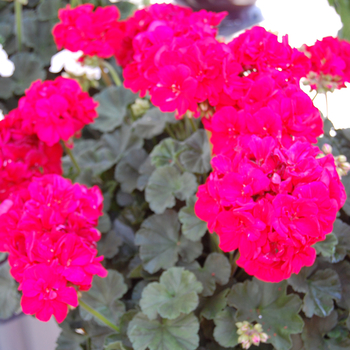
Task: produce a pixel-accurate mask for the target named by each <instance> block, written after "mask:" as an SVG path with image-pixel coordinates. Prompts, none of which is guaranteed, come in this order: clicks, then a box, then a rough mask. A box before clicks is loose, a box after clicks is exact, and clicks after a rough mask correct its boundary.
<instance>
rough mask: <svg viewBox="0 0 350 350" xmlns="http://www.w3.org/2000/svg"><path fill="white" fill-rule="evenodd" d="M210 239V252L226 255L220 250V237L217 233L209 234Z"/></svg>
mask: <svg viewBox="0 0 350 350" xmlns="http://www.w3.org/2000/svg"><path fill="white" fill-rule="evenodd" d="M209 237H210V250H211V251H212V252H216V253H222V254H224V252H223V251H222V250H221V249H220V248H219V236H218V235H217V234H216V233H215V232H213V233H209Z"/></svg>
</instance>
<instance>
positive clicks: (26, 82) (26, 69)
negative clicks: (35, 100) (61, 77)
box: [10, 52, 46, 95]
mask: <svg viewBox="0 0 350 350" xmlns="http://www.w3.org/2000/svg"><path fill="white" fill-rule="evenodd" d="M11 61H12V62H13V63H14V65H15V67H16V68H15V72H14V73H13V75H12V77H11V78H10V79H11V80H12V81H13V84H14V93H15V94H16V95H23V94H24V90H26V89H28V88H29V86H30V85H31V83H32V82H34V81H35V80H38V79H40V80H44V79H45V78H46V72H45V71H44V69H43V65H42V63H41V61H40V59H39V58H38V57H37V56H36V55H34V54H32V53H28V52H19V53H16V54H15V55H13V56H12V57H11Z"/></svg>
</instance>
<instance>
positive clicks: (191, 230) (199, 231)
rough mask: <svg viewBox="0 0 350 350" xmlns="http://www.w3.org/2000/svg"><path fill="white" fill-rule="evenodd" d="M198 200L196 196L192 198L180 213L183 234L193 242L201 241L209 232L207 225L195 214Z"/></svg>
mask: <svg viewBox="0 0 350 350" xmlns="http://www.w3.org/2000/svg"><path fill="white" fill-rule="evenodd" d="M196 200H197V198H196V197H195V196H192V197H190V198H189V199H188V200H187V201H186V206H185V207H183V208H181V210H180V212H179V220H180V222H181V224H182V233H183V234H184V235H185V237H186V238H188V239H189V240H191V241H199V240H200V239H201V238H202V237H203V236H204V234H205V233H206V232H207V223H206V222H205V221H202V220H201V219H199V218H198V217H197V216H196V214H195V212H194V204H195V203H196Z"/></svg>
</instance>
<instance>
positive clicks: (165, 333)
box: [128, 312, 199, 350]
mask: <svg viewBox="0 0 350 350" xmlns="http://www.w3.org/2000/svg"><path fill="white" fill-rule="evenodd" d="M198 330H199V322H198V320H197V318H196V317H195V316H194V315H193V314H189V315H181V316H180V317H178V318H176V319H175V320H163V322H162V323H160V322H159V321H158V320H149V319H148V318H147V316H146V315H144V314H143V313H141V312H140V313H138V314H137V315H136V316H135V317H134V319H133V320H132V321H131V322H130V324H129V328H128V336H129V338H130V340H131V342H132V345H133V348H134V349H135V350H146V349H149V350H195V349H197V347H198V344H199V337H198V334H197V333H198Z"/></svg>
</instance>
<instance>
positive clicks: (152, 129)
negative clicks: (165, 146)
mask: <svg viewBox="0 0 350 350" xmlns="http://www.w3.org/2000/svg"><path fill="white" fill-rule="evenodd" d="M173 120H175V116H174V113H163V112H161V111H160V110H159V108H156V107H154V108H151V109H149V110H148V111H147V112H146V113H145V114H144V115H143V116H142V118H140V119H138V120H136V122H134V124H133V127H134V128H135V132H136V134H137V135H139V136H140V137H142V138H144V139H151V138H152V137H154V136H158V135H160V134H161V133H162V132H163V130H164V128H165V125H166V123H167V122H172V121H173Z"/></svg>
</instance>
